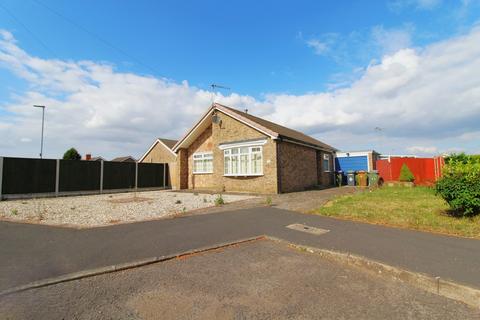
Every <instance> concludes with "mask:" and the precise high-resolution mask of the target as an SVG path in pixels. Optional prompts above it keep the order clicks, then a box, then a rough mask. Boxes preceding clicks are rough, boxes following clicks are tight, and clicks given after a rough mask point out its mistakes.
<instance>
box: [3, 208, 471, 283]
mask: <svg viewBox="0 0 480 320" xmlns="http://www.w3.org/2000/svg"><path fill="white" fill-rule="evenodd" d="M292 223H305V224H308V225H310V226H315V227H320V228H324V229H328V230H331V231H330V232H328V233H326V234H323V235H320V236H315V235H311V234H307V233H304V232H299V231H295V230H291V229H287V228H285V226H286V225H289V224H292ZM263 234H264V235H270V236H274V237H277V238H282V239H285V240H287V241H291V242H294V243H298V244H303V245H309V246H314V247H319V248H325V249H332V250H337V251H342V252H350V253H353V254H357V255H362V256H365V257H367V258H370V259H375V260H378V261H381V262H384V263H386V264H390V265H394V266H399V267H402V268H406V269H409V270H411V271H415V272H422V273H426V274H429V275H432V276H441V277H442V278H444V279H451V280H454V281H456V282H460V283H465V284H468V285H471V286H475V287H478V288H480V254H479V252H480V241H479V240H472V239H463V238H455V237H448V236H441V235H434V234H429V233H423V232H416V231H409V230H402V229H394V228H388V227H382V226H375V225H369V224H363V223H358V222H350V221H342V220H336V219H332V218H326V217H321V216H315V215H304V214H300V213H295V212H292V211H286V210H281V209H276V208H273V207H272V208H270V207H261V208H254V209H245V210H238V211H230V212H222V213H213V214H205V215H197V216H188V217H179V218H175V219H166V220H157V221H149V222H140V223H132V224H124V225H117V226H111V227H104V228H94V229H87V230H74V229H66V228H57V227H47V226H39V225H28V224H16V223H8V222H1V223H0V290H4V289H7V288H11V287H13V286H17V285H22V284H26V283H29V282H32V281H35V280H40V279H44V278H47V277H54V276H58V275H62V274H66V273H70V272H76V271H81V270H84V269H88V268H95V267H101V266H106V265H111V264H117V263H124V262H131V261H133V260H136V259H142V258H149V257H155V256H162V255H170V254H174V253H178V252H182V251H187V250H191V249H196V248H199V247H205V246H212V245H216V244H219V243H222V242H229V241H235V240H238V239H242V238H247V237H253V236H257V235H263Z"/></svg>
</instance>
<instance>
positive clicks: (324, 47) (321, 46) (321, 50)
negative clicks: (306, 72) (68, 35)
mask: <svg viewBox="0 0 480 320" xmlns="http://www.w3.org/2000/svg"><path fill="white" fill-rule="evenodd" d="M307 45H308V46H309V47H311V48H313V51H314V52H315V54H318V55H323V54H325V53H326V52H327V51H328V49H329V47H328V44H327V43H325V42H321V41H320V40H318V39H311V40H308V41H307Z"/></svg>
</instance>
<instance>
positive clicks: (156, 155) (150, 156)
mask: <svg viewBox="0 0 480 320" xmlns="http://www.w3.org/2000/svg"><path fill="white" fill-rule="evenodd" d="M177 142H178V140H172V139H164V138H157V139H156V140H155V141H154V142H153V143H152V145H151V146H150V148H148V150H147V152H145V153H144V154H143V156H142V157H141V158H140V160H138V162H141V163H168V179H167V181H168V185H169V186H170V187H172V188H174V189H178V187H177V186H178V181H177V180H176V177H177V174H176V172H177V170H176V166H177V155H176V154H175V152H173V150H172V149H173V147H174V146H175V144H176V143H177Z"/></svg>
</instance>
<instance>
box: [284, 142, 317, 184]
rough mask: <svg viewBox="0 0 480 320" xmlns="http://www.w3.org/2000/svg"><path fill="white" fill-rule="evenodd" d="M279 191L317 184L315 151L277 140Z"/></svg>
mask: <svg viewBox="0 0 480 320" xmlns="http://www.w3.org/2000/svg"><path fill="white" fill-rule="evenodd" d="M278 145H279V157H278V166H279V168H280V170H279V174H280V188H281V192H292V191H302V190H305V189H308V188H312V187H314V186H316V185H317V184H318V173H317V151H316V150H315V149H312V148H308V147H304V146H301V145H298V144H293V143H289V142H278Z"/></svg>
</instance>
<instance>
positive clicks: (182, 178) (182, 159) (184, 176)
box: [176, 149, 188, 189]
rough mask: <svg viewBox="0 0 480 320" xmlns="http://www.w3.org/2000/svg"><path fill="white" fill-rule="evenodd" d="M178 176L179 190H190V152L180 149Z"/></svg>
mask: <svg viewBox="0 0 480 320" xmlns="http://www.w3.org/2000/svg"><path fill="white" fill-rule="evenodd" d="M176 175H177V177H178V180H177V181H178V188H179V189H188V150H187V149H179V150H178V156H177V168H176Z"/></svg>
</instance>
